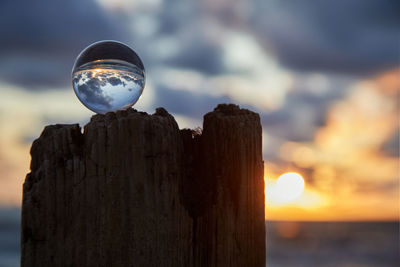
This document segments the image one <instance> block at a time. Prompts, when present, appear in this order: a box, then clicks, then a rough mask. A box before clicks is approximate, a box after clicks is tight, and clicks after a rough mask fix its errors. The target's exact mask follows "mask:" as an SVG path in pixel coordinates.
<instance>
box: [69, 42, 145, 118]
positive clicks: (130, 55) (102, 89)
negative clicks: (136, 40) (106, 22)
mask: <svg viewBox="0 0 400 267" xmlns="http://www.w3.org/2000/svg"><path fill="white" fill-rule="evenodd" d="M144 84H145V74H144V67H143V63H142V62H141V60H140V58H139V57H138V56H137V54H136V53H135V52H134V51H133V50H132V49H130V48H129V47H128V46H126V45H124V44H122V43H120V42H116V41H101V42H97V43H94V44H92V45H90V46H89V47H87V48H86V49H85V50H83V52H81V54H80V55H79V56H78V58H77V60H76V62H75V65H74V68H73V71H72V85H73V88H74V91H75V94H76V95H77V97H78V98H79V100H80V101H81V102H82V104H84V105H85V106H86V107H87V108H89V109H90V110H92V111H94V112H96V113H101V114H105V113H107V112H110V111H116V110H121V109H127V108H129V107H131V106H132V105H134V104H135V103H136V102H137V101H138V99H139V97H140V95H141V94H142V92H143V88H144Z"/></svg>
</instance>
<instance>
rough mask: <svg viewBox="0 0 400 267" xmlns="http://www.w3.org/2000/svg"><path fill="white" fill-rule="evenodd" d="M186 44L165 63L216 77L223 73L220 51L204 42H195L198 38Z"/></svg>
mask: <svg viewBox="0 0 400 267" xmlns="http://www.w3.org/2000/svg"><path fill="white" fill-rule="evenodd" d="M193 37H194V39H193V40H192V41H190V42H189V43H187V44H186V45H185V46H184V47H183V49H182V50H181V51H180V52H179V54H178V55H176V56H174V57H173V58H171V59H168V60H167V61H166V63H167V64H169V65H171V66H176V67H180V68H184V69H193V70H196V71H199V72H201V73H205V74H210V75H216V74H220V73H222V72H223V71H224V66H223V63H222V60H221V54H222V51H221V49H220V48H219V47H218V46H217V45H215V44H211V43H207V42H206V41H205V40H196V39H197V38H198V36H196V37H195V36H193Z"/></svg>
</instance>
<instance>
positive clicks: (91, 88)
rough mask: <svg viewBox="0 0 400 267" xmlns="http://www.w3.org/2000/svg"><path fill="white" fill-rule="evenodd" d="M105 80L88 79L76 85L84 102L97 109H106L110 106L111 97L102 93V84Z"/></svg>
mask: <svg viewBox="0 0 400 267" xmlns="http://www.w3.org/2000/svg"><path fill="white" fill-rule="evenodd" d="M105 85H106V82H104V81H102V80H99V79H96V78H94V79H90V80H88V81H87V82H85V83H83V84H81V85H78V86H77V87H78V92H79V95H80V96H82V97H83V98H84V100H85V102H86V103H88V104H90V105H91V106H96V108H97V109H101V110H103V109H108V108H110V107H111V102H112V101H113V99H112V98H111V97H110V96H107V95H105V94H104V93H103V90H102V88H101V87H102V86H105Z"/></svg>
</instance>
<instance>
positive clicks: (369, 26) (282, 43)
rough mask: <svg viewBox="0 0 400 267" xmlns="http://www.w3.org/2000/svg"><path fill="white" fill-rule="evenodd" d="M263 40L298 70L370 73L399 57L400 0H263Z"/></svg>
mask: <svg viewBox="0 0 400 267" xmlns="http://www.w3.org/2000/svg"><path fill="white" fill-rule="evenodd" d="M255 7H257V8H255V9H254V14H253V16H252V19H251V20H252V25H253V27H254V29H255V32H256V34H257V35H258V37H259V39H260V41H261V42H263V43H264V44H265V45H269V46H270V47H272V50H273V51H274V52H275V53H276V54H277V55H278V58H279V59H280V61H281V62H282V63H283V64H284V65H286V66H288V67H290V68H292V69H295V70H301V71H310V70H311V71H314V70H317V71H326V72H338V73H344V74H351V75H359V74H370V73H376V72H378V71H381V70H384V69H387V68H392V67H393V66H397V65H398V62H399V50H398V47H399V39H398V36H399V35H400V17H399V16H398V11H399V10H400V3H399V2H398V1H395V0H393V1H374V0H355V1H346V0H340V1H329V0H323V1H276V0H272V1H258V2H257V4H256V5H255Z"/></svg>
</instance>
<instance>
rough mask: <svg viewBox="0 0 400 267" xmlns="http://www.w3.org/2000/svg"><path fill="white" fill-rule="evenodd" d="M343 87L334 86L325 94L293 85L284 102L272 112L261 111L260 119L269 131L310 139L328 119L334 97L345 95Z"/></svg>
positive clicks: (297, 139) (289, 136)
mask: <svg viewBox="0 0 400 267" xmlns="http://www.w3.org/2000/svg"><path fill="white" fill-rule="evenodd" d="M343 95H344V90H339V89H336V88H332V89H331V90H329V91H327V93H325V94H315V93H312V92H306V91H303V90H301V88H294V90H292V91H290V92H289V93H288V95H287V96H286V100H285V103H284V105H283V106H282V107H281V108H280V109H278V110H276V111H272V112H268V113H265V112H261V122H262V124H263V126H264V130H265V131H266V132H268V134H269V135H273V136H277V137H279V138H284V139H285V140H287V141H293V142H309V141H312V140H313V138H314V133H315V131H316V130H317V129H318V128H320V127H322V126H323V125H324V124H325V121H326V114H327V112H328V110H329V108H330V104H331V103H332V101H334V100H336V99H339V98H341V97H343Z"/></svg>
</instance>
